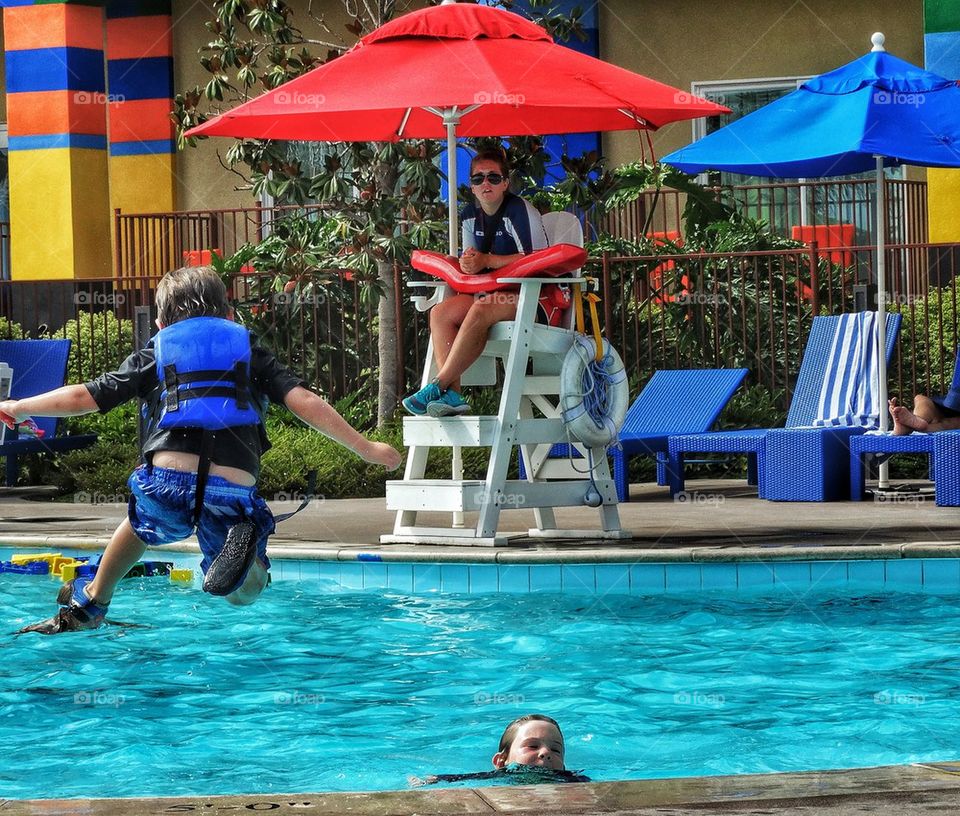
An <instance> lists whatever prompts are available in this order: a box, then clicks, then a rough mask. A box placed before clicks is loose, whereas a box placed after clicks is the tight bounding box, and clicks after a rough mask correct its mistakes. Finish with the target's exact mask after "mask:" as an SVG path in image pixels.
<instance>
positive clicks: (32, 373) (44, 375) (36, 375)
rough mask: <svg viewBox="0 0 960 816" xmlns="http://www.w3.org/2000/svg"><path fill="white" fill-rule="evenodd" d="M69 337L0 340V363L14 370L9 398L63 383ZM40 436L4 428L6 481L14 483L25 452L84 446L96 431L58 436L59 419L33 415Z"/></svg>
mask: <svg viewBox="0 0 960 816" xmlns="http://www.w3.org/2000/svg"><path fill="white" fill-rule="evenodd" d="M69 355H70V341H69V340H0V362H4V363H6V364H7V365H9V366H10V368H11V369H13V383H12V388H11V390H10V397H11V399H23V398H24V397H33V396H36V395H37V394H42V393H43V392H44V391H50V390H52V389H54V388H59V387H60V386H62V385H63V383H64V380H65V379H66V376H67V357H68V356H69ZM35 421H36V423H37V427H39V428H40V429H41V430H42V431H43V432H44V436H43V438H42V439H36V438H33V437H28V436H19V435H18V434H17V432H16V431H11V430H9V429H8V430H7V432H6V435H5V438H4V441H3V444H0V457H6V461H7V465H6V484H7V487H13V486H14V485H15V484H16V483H17V473H18V465H19V462H18V459H19V457H20V456H22V455H23V454H25V453H59V452H63V451H68V450H76V449H77V448H85V447H87V446H88V445H92V444H93V443H94V442H96V441H97V436H96V434H80V435H76V436H58V435H57V432H58V430H59V425H60V421H59V420H58V419H57V418H56V417H35Z"/></svg>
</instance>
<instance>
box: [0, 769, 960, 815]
mask: <svg viewBox="0 0 960 816" xmlns="http://www.w3.org/2000/svg"><path fill="white" fill-rule="evenodd" d="M918 793H924V794H937V793H940V794H945V796H944V797H941V798H942V801H943V802H944V803H946V802H951V803H953V804H955V803H956V796H957V794H958V793H960V762H940V763H918V764H913V765H888V766H880V767H874V768H854V769H847V770H831V771H803V772H797V773H772V774H742V775H731V776H699V777H676V778H669V779H643V780H633V781H629V782H592V783H585V784H574V785H532V786H526V785H525V786H501V787H485V788H446V789H426V788H423V789H413V790H399V791H379V792H372V793H321V794H293V795H283V794H265V795H251V796H210V797H204V796H199V797H198V796H190V797H157V798H142V799H84V800H81V799H59V800H58V799H33V800H0V813H3V814H4V816H7V815H8V814H9V816H75V815H76V814H78V813H83V814H86V816H134V815H135V816H161V815H163V816H168V814H172V813H205V814H227V813H237V812H258V811H269V812H270V813H274V814H277V816H326V815H327V814H353V816H414V814H417V815H418V816H424V815H425V814H437V815H438V816H439V815H440V814H489V813H510V814H518V815H519V814H538V815H539V814H543V813H551V814H560V815H561V816H563V814H571V815H572V814H580V815H581V816H588V815H589V814H604V813H616V814H619V816H631V814H636V815H637V816H641V814H651V813H654V812H657V811H656V809H657V808H662V807H668V806H683V809H684V812H689V813H696V812H708V811H709V812H717V810H722V811H724V812H727V811H728V810H732V809H735V810H740V809H742V808H746V807H751V806H754V807H755V806H758V805H760V804H765V809H764V812H777V811H781V812H784V813H789V812H793V810H794V809H795V808H797V807H805V808H809V807H817V808H818V812H819V811H820V810H821V809H822V808H823V807H825V806H827V805H832V804H836V803H838V802H845V803H847V804H849V805H855V804H856V803H857V802H863V803H865V802H867V801H869V802H873V803H875V804H879V805H880V806H881V808H882V810H880V811H875V810H874V811H871V812H888V813H893V812H894V808H897V810H896V812H897V813H900V812H901V811H900V810H899V804H898V803H899V802H901V801H902V799H903V797H904V796H905V795H910V794H918ZM928 804H931V803H929V802H928ZM715 808H716V809H715ZM938 809H942V808H938Z"/></svg>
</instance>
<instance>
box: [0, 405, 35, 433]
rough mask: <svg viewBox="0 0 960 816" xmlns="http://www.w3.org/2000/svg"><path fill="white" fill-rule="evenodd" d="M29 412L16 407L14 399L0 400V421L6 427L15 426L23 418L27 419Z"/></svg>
mask: <svg viewBox="0 0 960 816" xmlns="http://www.w3.org/2000/svg"><path fill="white" fill-rule="evenodd" d="M29 418H30V414H26V413H24V412H23V411H20V410H18V409H17V401H16V400H4V401H3V402H0V422H2V423H3V424H4V425H6V426H7V427H8V428H15V427H16V426H17V425H19V424H20V423H21V422H23V420H25V419H29Z"/></svg>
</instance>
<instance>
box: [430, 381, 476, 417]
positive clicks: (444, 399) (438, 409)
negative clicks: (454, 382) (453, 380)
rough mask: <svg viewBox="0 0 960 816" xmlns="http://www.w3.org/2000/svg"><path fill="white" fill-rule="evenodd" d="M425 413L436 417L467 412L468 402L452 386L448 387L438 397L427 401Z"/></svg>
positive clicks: (468, 409)
mask: <svg viewBox="0 0 960 816" xmlns="http://www.w3.org/2000/svg"><path fill="white" fill-rule="evenodd" d="M427 413H428V414H430V416H432V417H437V418H439V417H446V416H458V415H460V414H469V413H470V404H469V403H468V402H466V401H465V400H464V399H463V397H461V396H460V395H459V394H458V393H457V392H456V391H454V390H453V389H452V388H448V389H447V390H446V391H444V392H443V393H442V394H441V395H440V397H439V399H435V400H431V401H430V402H428V403H427Z"/></svg>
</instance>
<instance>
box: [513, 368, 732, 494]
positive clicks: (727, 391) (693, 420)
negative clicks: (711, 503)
mask: <svg viewBox="0 0 960 816" xmlns="http://www.w3.org/2000/svg"><path fill="white" fill-rule="evenodd" d="M748 373H749V372H748V370H747V369H746V368H697V369H678V370H662V371H655V372H654V374H653V376H652V377H651V378H650V380H649V381H648V382H647V384H646V385H645V386H644V387H643V390H642V391H641V392H640V394H639V395H638V396H637V398H636V399H635V400H634V401H633V404H632V405H631V406H630V408H629V410H628V411H627V415H626V417H625V418H624V421H623V427H622V428H621V429H620V447H614V448H611V450H610V457H611V459H612V460H613V481H614V483H615V484H616V488H617V500H618V501H622V502H625V501H630V489H629V488H630V485H629V478H628V473H627V469H628V468H627V466H628V464H629V461H630V459H631V457H633V456H655V457H656V458H657V484H660V485H665V484H667V479H666V472H667V469H666V456H667V439H668V438H669V436H670V435H671V434H676V433H697V432H700V431H707V430H709V429H710V428H711V427H712V426H713V423H714V422H716V421H717V417H718V416H720V412H721V411H722V410H723V409H724V406H726V404H727V403H728V402H729V401H730V397H732V396H733V393H734V391H736V390H737V389H738V388H739V387H740V384H741V383H742V382H743V380H744V378H745V377H746V376H747V374H748ZM569 455H570V446H569V445H567V444H559V445H554V446H553V447H552V448H551V449H550V456H551V457H559V458H563V457H567V456H569ZM573 456H574V458H575V459H580V458H582V457H581V456H580V454H579V453H578V452H576V451H574V454H573ZM520 478H521V479H525V478H526V475H525V473H524V468H523V461H522V460H521V461H520Z"/></svg>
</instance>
